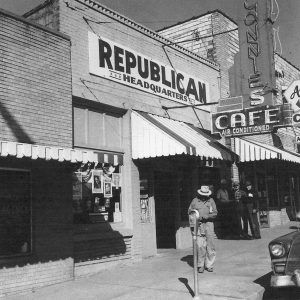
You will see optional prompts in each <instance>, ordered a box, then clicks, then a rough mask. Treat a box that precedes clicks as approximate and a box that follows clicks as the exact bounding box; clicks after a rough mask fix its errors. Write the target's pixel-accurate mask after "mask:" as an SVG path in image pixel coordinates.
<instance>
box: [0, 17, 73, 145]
mask: <svg viewBox="0 0 300 300" xmlns="http://www.w3.org/2000/svg"><path fill="white" fill-rule="evenodd" d="M0 36H1V44H0V69H1V74H0V79H1V80H0V98H1V104H0V138H1V139H3V140H9V141H17V142H24V143H31V144H42V145H53V146H65V147H71V146H72V104H71V100H72V99H71V71H70V41H69V39H68V38H66V37H64V36H62V35H59V34H57V33H56V34H53V33H51V32H50V31H49V30H44V29H42V28H41V27H38V26H35V25H32V24H30V23H29V22H27V21H24V20H23V19H21V18H18V17H14V16H13V15H11V14H8V13H5V12H3V11H0Z"/></svg>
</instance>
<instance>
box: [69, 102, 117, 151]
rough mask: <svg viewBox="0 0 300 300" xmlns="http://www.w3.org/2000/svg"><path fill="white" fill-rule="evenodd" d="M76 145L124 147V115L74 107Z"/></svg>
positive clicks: (103, 147)
mask: <svg viewBox="0 0 300 300" xmlns="http://www.w3.org/2000/svg"><path fill="white" fill-rule="evenodd" d="M74 147H84V148H93V149H107V150H114V151H118V150H121V149H122V117H121V116H119V115H117V114H113V113H107V112H99V111H95V110H92V109H90V108H80V107H74Z"/></svg>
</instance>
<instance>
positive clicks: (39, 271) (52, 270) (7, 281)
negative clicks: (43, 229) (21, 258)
mask: <svg viewBox="0 0 300 300" xmlns="http://www.w3.org/2000/svg"><path fill="white" fill-rule="evenodd" d="M72 278H73V259H72V258H67V259H62V260H58V261H51V262H45V263H39V264H28V265H26V266H23V267H21V268H20V267H18V266H16V267H13V268H9V269H0V281H1V286H0V297H1V296H6V295H12V294H18V293H23V292H26V291H34V290H35V289H36V288H39V287H42V286H45V285H51V284H55V283H59V282H62V281H67V280H70V279H72Z"/></svg>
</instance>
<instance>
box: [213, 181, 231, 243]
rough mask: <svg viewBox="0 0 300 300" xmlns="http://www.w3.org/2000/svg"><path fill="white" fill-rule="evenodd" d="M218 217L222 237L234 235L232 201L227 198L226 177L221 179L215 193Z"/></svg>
mask: <svg viewBox="0 0 300 300" xmlns="http://www.w3.org/2000/svg"><path fill="white" fill-rule="evenodd" d="M216 198H217V205H218V210H219V212H220V214H219V217H220V221H221V235H222V238H230V237H233V235H234V230H235V229H234V216H233V210H234V203H233V201H232V200H231V199H230V198H229V192H228V189H227V181H226V179H221V182H220V188H219V189H218V190H217V194H216Z"/></svg>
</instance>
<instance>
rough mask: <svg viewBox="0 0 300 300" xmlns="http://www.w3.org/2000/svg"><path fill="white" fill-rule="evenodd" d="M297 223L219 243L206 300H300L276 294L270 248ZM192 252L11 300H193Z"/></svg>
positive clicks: (163, 255) (202, 279)
mask: <svg viewBox="0 0 300 300" xmlns="http://www.w3.org/2000/svg"><path fill="white" fill-rule="evenodd" d="M295 225H296V223H294V222H291V223H289V224H287V225H284V226H278V227H275V228H271V229H269V228H266V229H262V230H261V235H262V238H261V239H259V240H219V239H216V240H215V242H216V246H217V260H216V264H215V268H214V272H213V273H208V272H204V273H203V274H199V278H198V282H199V294H200V300H221V299H223V300H238V299H243V300H261V299H264V300H275V299H276V300H299V299H300V294H298V291H293V290H285V291H283V292H282V291H275V292H274V291H272V290H271V289H270V287H269V281H270V276H271V266H270V258H269V253H268V248H267V245H268V243H269V241H271V240H272V239H274V238H275V237H278V236H280V235H283V234H286V233H288V232H290V231H292V230H295ZM192 262H193V257H192V249H186V250H175V249H166V250H160V251H159V254H158V255H157V256H155V257H151V258H147V259H144V260H143V261H141V262H135V263H131V264H123V265H120V266H118V267H113V268H110V269H107V270H104V271H101V272H99V273H97V274H94V275H91V276H86V277H82V278H77V279H75V280H74V281H69V282H64V283H61V284H56V285H52V286H48V287H44V288H40V289H38V290H36V291H34V292H31V293H27V294H22V295H15V296H9V297H6V298H4V299H6V300H19V299H22V300H29V299H30V300H35V299H39V300H53V299H55V300H81V299H85V300H88V299H98V300H110V299H115V300H129V299H130V300H140V299H147V300H152V299H153V300H154V299H155V300H160V299H163V300H169V299H170V300H171V299H172V300H185V299H193V295H194V294H193V286H194V281H193V267H192Z"/></svg>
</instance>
